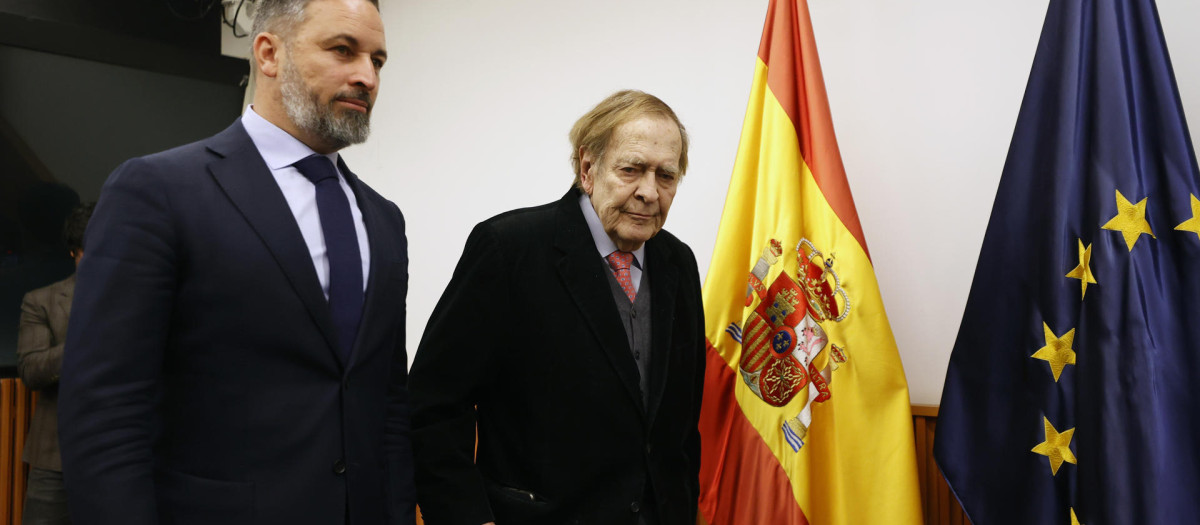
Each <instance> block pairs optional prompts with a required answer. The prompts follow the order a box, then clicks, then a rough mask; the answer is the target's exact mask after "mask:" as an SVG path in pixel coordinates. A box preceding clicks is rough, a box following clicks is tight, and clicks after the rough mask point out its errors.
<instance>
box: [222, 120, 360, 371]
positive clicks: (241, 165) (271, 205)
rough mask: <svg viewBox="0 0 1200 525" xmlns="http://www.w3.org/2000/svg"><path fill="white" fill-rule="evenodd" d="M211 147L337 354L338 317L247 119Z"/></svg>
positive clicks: (234, 194)
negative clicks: (335, 321)
mask: <svg viewBox="0 0 1200 525" xmlns="http://www.w3.org/2000/svg"><path fill="white" fill-rule="evenodd" d="M207 146H208V149H209V151H211V152H213V153H214V154H216V156H217V157H218V158H217V159H215V160H213V161H212V162H210V163H209V165H208V169H209V172H210V173H211V174H212V177H213V179H215V180H216V182H217V184H218V185H219V186H221V189H222V190H224V191H225V194H226V195H227V196H228V197H229V200H230V201H233V204H234V206H236V207H237V209H238V210H239V211H240V212H241V213H242V216H244V217H245V218H246V222H249V223H250V227H251V228H253V229H254V231H255V232H256V233H258V237H259V238H260V239H262V241H263V243H264V244H266V245H267V249H269V250H270V251H271V255H272V256H273V257H274V258H275V262H276V263H278V264H279V267H280V268H281V269H282V270H283V274H284V275H285V276H286V277H287V279H288V282H290V283H291V285H292V288H293V289H295V291H296V294H297V295H299V296H300V300H301V301H302V302H303V303H304V306H305V308H306V309H308V313H309V315H310V316H311V317H312V319H313V322H314V323H316V325H317V328H318V329H320V331H321V334H322V335H323V336H324V337H325V342H326V344H327V345H328V346H329V349H330V351H331V352H334V353H335V354H336V348H337V344H336V341H337V339H336V337H335V334H334V329H333V319H332V317H331V315H330V313H329V305H328V302H327V301H326V300H325V294H324V293H323V292H322V291H321V282H320V281H319V280H318V279H317V271H316V269H315V268H313V265H312V257H311V256H310V255H309V253H308V247H307V245H306V244H305V243H304V237H303V235H301V234H300V227H299V226H298V225H297V224H296V218H295V216H293V215H292V210H291V208H289V207H288V204H287V200H285V199H284V197H283V192H282V191H281V190H280V189H279V185H278V184H276V183H275V179H274V178H273V177H272V175H271V170H270V169H269V168H268V167H267V164H266V163H265V162H264V161H263V159H262V156H261V155H259V153H258V150H257V149H256V148H255V147H254V143H253V142H251V141H250V136H249V135H247V134H246V130H245V128H243V127H242V123H241V120H240V119H239V120H238V121H237V122H235V123H234V124H233V125H232V126H230V127H229V128H227V129H226V130H225V131H222V132H221V133H219V134H217V135H216V136H214V137H213V138H211V139H209V142H208V144H207Z"/></svg>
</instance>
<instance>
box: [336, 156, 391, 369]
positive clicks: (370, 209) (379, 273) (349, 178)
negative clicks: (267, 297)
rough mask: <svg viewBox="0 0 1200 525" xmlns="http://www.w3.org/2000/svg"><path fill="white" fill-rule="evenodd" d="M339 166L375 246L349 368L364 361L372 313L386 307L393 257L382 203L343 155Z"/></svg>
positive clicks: (348, 363) (371, 241)
mask: <svg viewBox="0 0 1200 525" xmlns="http://www.w3.org/2000/svg"><path fill="white" fill-rule="evenodd" d="M338 169H340V170H341V172H342V175H343V176H344V177H346V182H347V183H349V184H350V188H351V189H352V190H354V199H355V200H356V201H358V209H359V210H360V211H362V216H363V224H364V225H365V226H366V228H367V242H368V243H370V246H371V250H370V252H371V265H370V268H369V269H368V271H369V275H368V276H367V292H366V295H364V296H363V314H362V320H361V321H359V326H358V335H357V336H355V339H354V346H353V347H351V351H350V358H349V360H348V362H347V363H346V368H347V369H349V368H350V367H351V366H352V365H353V364H354V363H356V362H358V361H360V360H361V357H362V352H363V351H364V350H363V349H362V348H360V347H362V346H363V345H364V344H366V343H365V342H366V341H368V339H367V338H368V337H369V336H370V334H368V333H367V331H366V330H365V329H366V328H368V327H371V326H374V325H373V324H372V323H368V322H367V319H371V318H372V316H374V315H376V311H377V310H379V308H381V307H382V306H383V305H382V303H383V301H384V299H385V297H383V293H381V291H382V290H383V289H384V287H385V285H386V284H387V282H388V280H389V279H390V278H391V268H390V266H391V265H390V264H387V262H385V261H388V260H389V259H388V258H387V257H384V255H385V254H384V250H383V246H382V244H383V242H382V240H383V239H384V238H385V236H384V235H383V233H382V232H381V231H380V228H382V220H383V218H382V216H381V214H382V213H383V211H382V210H380V209H379V208H380V203H378V202H376V201H374V200H372V199H369V198H367V196H366V192H365V191H362V183H360V182H359V180H358V177H357V176H356V175H354V174H353V173H351V172H350V169H349V168H347V167H346V163H345V162H344V161H342V159H341V157H340V156H339V157H338Z"/></svg>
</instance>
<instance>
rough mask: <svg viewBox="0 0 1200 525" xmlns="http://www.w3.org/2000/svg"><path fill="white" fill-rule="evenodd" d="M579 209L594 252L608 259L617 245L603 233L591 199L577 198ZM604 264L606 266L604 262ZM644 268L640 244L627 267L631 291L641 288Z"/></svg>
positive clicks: (644, 257) (644, 248)
mask: <svg viewBox="0 0 1200 525" xmlns="http://www.w3.org/2000/svg"><path fill="white" fill-rule="evenodd" d="M579 209H581V210H583V220H584V221H587V225H588V231H591V232H592V240H593V241H595V242H596V251H598V252H600V257H601V258H606V257H608V255H609V254H611V253H612V252H615V251H617V243H615V242H613V240H612V237H609V236H608V232H605V231H604V225H603V224H600V216H599V215H597V214H596V209H595V208H593V207H592V198H591V197H589V196H588V194H586V193H584V194H582V195H580V196H579ZM604 264H606V265H607V264H608V261H607V260H605V261H604ZM645 267H646V244H645V243H642V245H641V246H638V249H636V250H634V251H633V264H631V265H629V280H631V281H633V291H634V292H638V291H639V290H641V287H642V271H643V270H642V269H643V268H645Z"/></svg>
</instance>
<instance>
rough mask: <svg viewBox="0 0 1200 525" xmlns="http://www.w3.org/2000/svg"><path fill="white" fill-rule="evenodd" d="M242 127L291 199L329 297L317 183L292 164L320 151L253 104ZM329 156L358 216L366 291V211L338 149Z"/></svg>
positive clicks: (368, 260) (368, 267)
mask: <svg viewBox="0 0 1200 525" xmlns="http://www.w3.org/2000/svg"><path fill="white" fill-rule="evenodd" d="M242 127H244V128H246V133H247V134H248V135H250V140H251V141H252V142H254V147H255V148H257V149H258V153H259V155H262V158H263V160H264V161H266V163H267V167H268V168H270V169H271V175H272V176H274V177H275V183H276V184H278V185H279V189H280V190H281V191H283V198H284V199H286V200H287V203H288V208H291V210H292V216H294V217H295V218H296V224H297V225H299V226H300V234H301V235H303V236H304V244H306V245H307V246H308V254H309V256H311V257H312V262H313V267H314V268H315V269H316V270H317V279H319V280H320V281H321V290H322V291H323V292H325V299H329V257H328V256H326V254H325V250H326V249H325V232H324V231H323V230H321V216H320V215H318V213H317V190H316V186H313V183H312V182H310V181H309V180H308V179H307V178H305V177H304V175H302V174H301V173H300V170H297V169H296V167H295V166H292V164H295V163H296V162H297V161H299V160H301V159H303V158H305V157H308V156H309V155H313V154H316V152H315V151H313V150H312V148H309V147H308V146H307V145H305V144H304V143H303V142H300V140H299V139H297V138H296V137H293V136H291V135H290V134H288V132H286V131H284V130H283V129H281V128H280V127H279V126H276V125H274V124H272V123H270V122H268V121H267V119H264V118H262V117H261V116H259V114H258V113H255V112H254V107H253V106H247V107H246V111H245V112H243V113H242ZM326 157H329V160H330V161H332V162H333V165H334V167H335V169H336V170H337V172H338V184H340V185H341V186H342V191H344V192H346V198H347V199H349V201H350V214H351V215H352V216H353V217H352V218H353V219H354V232H355V233H356V234H358V250H359V252H360V255H361V256H362V266H363V268H362V272H363V291H366V289H367V277H368V276H369V275H371V273H370V271H371V245H370V243H369V242H367V227H366V225H365V224H363V218H362V210H360V209H358V199H356V198H355V197H354V191H353V190H351V189H350V185H349V184H348V183H347V182H346V177H345V176H344V175H342V170H341V168H337V165H338V162H337V161H338V154H337V153H336V152H334V153H331V154H329V155H326Z"/></svg>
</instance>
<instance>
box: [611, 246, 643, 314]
mask: <svg viewBox="0 0 1200 525" xmlns="http://www.w3.org/2000/svg"><path fill="white" fill-rule="evenodd" d="M604 259H605V260H607V261H608V265H609V266H611V267H612V271H613V275H615V276H616V277H617V283H618V284H620V285H621V289H622V290H625V295H627V296H629V302H631V303H632V302H633V300H634V298H636V297H637V290H635V289H634V288H633V277H632V276H630V274H629V264H630V263H632V262H633V254H632V253H629V252H622V251H619V250H618V251H615V252H612V253H610V254H608V257H605V258H604Z"/></svg>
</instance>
